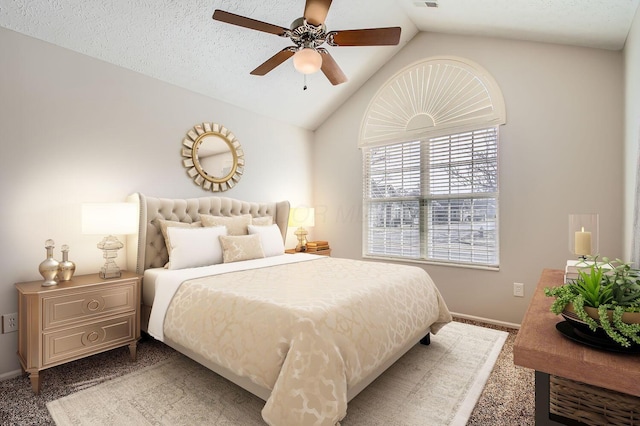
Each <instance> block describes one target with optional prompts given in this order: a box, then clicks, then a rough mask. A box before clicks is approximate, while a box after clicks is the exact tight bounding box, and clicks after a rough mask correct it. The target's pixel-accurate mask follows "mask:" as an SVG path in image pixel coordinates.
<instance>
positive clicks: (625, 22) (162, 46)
mask: <svg viewBox="0 0 640 426" xmlns="http://www.w3.org/2000/svg"><path fill="white" fill-rule="evenodd" d="M427 3H430V4H433V3H435V4H437V7H428V6H427ZM639 3H640V0H606V1H603V0H434V1H414V0H334V1H333V3H332V5H331V8H330V10H329V13H328V15H327V18H326V21H325V23H326V26H327V29H328V30H329V31H331V30H346V29H359V28H373V27H388V26H400V27H402V36H401V39H400V44H399V45H398V46H378V47H332V46H328V47H327V50H329V51H330V53H331V55H332V56H333V57H334V59H335V60H336V62H337V63H338V64H339V65H340V67H341V68H342V70H343V71H344V73H345V74H346V76H347V78H348V81H347V82H346V83H344V84H341V85H338V86H332V85H331V84H330V83H329V82H328V81H327V79H326V78H325V76H324V75H323V74H322V73H321V72H318V73H315V74H311V75H309V76H308V77H307V80H306V84H307V87H308V89H307V90H303V86H304V78H303V76H302V75H301V74H299V73H298V72H296V71H295V70H294V69H293V66H292V64H291V61H290V60H289V61H287V62H285V63H283V64H282V65H280V66H278V67H277V68H275V69H274V70H273V71H271V72H270V73H268V74H267V75H265V76H261V77H260V76H253V75H250V74H249V72H250V71H251V70H253V69H254V68H256V67H257V66H258V65H260V64H261V63H263V62H264V61H265V60H267V59H268V58H270V57H271V56H272V55H273V54H275V53H276V52H278V51H279V50H282V49H283V48H285V47H286V46H290V45H291V44H292V43H291V41H290V40H289V39H287V38H282V37H278V36H275V35H272V34H268V33H264V32H259V31H255V30H250V29H246V28H241V27H238V26H234V25H229V24H225V23H222V22H219V21H215V20H213V19H212V15H213V12H214V10H215V9H221V10H224V11H228V12H232V13H234V14H238V15H243V16H247V17H250V18H252V19H256V20H259V21H263V22H268V23H271V24H274V25H278V26H281V27H286V28H288V27H289V26H290V24H291V23H292V21H294V20H295V19H297V18H299V17H301V16H302V14H303V11H304V7H305V0H243V1H233V0H136V1H130V0H0V26H2V27H4V28H7V29H10V30H13V31H17V32H19V33H23V34H26V35H28V36H31V37H35V38H38V39H41V40H44V41H47V42H50V43H53V44H55V45H59V46H62V47H65V48H67V49H71V50H74V51H77V52H80V53H83V54H85V55H88V56H91V57H94V58H98V59H101V60H103V61H106V62H109V63H112V64H115V65H119V66H122V67H124V68H128V69H131V70H134V71H137V72H140V73H142V74H145V75H148V76H150V77H154V78H157V79H159V80H162V81H165V82H168V83H171V84H174V85H177V86H180V87H183V88H186V89H189V90H192V91H194V92H198V93H201V94H203V95H206V96H210V97H212V98H216V99H219V100H222V101H225V102H228V103H230V104H233V105H236V106H239V107H242V108H244V109H247V110H250V111H253V112H255V113H258V114H261V115H264V116H267V117H271V118H274V119H276V120H280V121H284V122H287V123H290V124H293V125H296V126H300V127H303V128H307V129H312V130H313V129H315V128H317V127H318V126H319V125H320V124H321V123H322V122H323V121H324V120H325V119H326V118H327V117H328V116H329V115H330V114H331V112H332V111H333V110H334V109H335V108H336V107H337V106H338V105H340V104H341V103H342V102H344V101H345V100H346V99H347V98H348V97H349V96H350V95H352V94H353V93H354V92H355V91H356V90H357V89H358V88H359V87H360V86H361V85H362V84H363V83H364V82H365V81H366V80H367V79H368V78H369V77H370V76H371V75H373V74H374V73H375V72H376V71H377V70H378V68H380V66H382V65H383V64H384V63H385V62H386V61H387V60H389V58H391V57H392V56H393V55H394V54H395V53H397V52H398V51H399V50H400V49H402V47H403V45H405V44H406V43H407V42H408V41H409V40H411V38H412V37H413V36H414V35H415V34H416V33H417V32H418V31H433V32H445V33H454V34H468V35H483V36H493V37H505V38H512V39H522V40H532V41H541V42H550V43H562V44H570V45H578V46H587V47H595V48H603V49H613V50H619V49H622V48H623V46H624V43H625V40H626V37H627V33H628V32H629V28H630V26H631V23H632V21H633V18H634V15H635V13H636V10H637V9H638V4H639Z"/></svg>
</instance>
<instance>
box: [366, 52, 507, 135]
mask: <svg viewBox="0 0 640 426" xmlns="http://www.w3.org/2000/svg"><path fill="white" fill-rule="evenodd" d="M504 123H505V109H504V102H503V99H502V93H501V92H500V88H499V87H498V85H497V84H496V83H495V80H494V79H493V77H491V75H490V74H489V73H488V72H486V71H485V70H484V69H483V68H482V67H481V66H479V65H478V64H475V63H473V62H472V61H469V60H467V59H462V58H454V57H435V58H429V59H426V60H423V61H421V62H418V63H415V64H412V65H410V66H408V67H406V68H404V69H402V70H401V71H399V72H398V73H397V74H396V75H394V76H393V77H392V78H390V79H389V80H388V81H387V83H386V84H385V85H384V86H383V87H381V88H380V90H378V92H377V93H376V95H375V96H374V98H373V99H372V100H371V102H370V103H369V107H368V108H367V111H366V113H365V115H364V119H363V121H362V126H361V129H360V139H359V146H361V147H363V146H367V145H376V144H379V143H380V142H382V143H386V142H390V141H393V140H407V139H408V138H409V137H420V136H424V135H435V134H438V133H442V132H446V130H447V129H449V128H454V127H455V128H463V127H475V126H477V125H487V126H489V125H499V124H504Z"/></svg>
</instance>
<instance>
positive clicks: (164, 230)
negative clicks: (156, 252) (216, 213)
mask: <svg viewBox="0 0 640 426" xmlns="http://www.w3.org/2000/svg"><path fill="white" fill-rule="evenodd" d="M158 223H159V224H160V231H161V232H162V236H163V237H164V244H165V245H166V246H167V253H169V254H171V241H169V234H168V233H167V228H169V227H172V226H173V227H176V228H200V227H202V222H193V223H187V222H178V221H175V220H164V219H158ZM168 265H169V264H168V263H167V264H166V265H164V267H165V268H167V267H168Z"/></svg>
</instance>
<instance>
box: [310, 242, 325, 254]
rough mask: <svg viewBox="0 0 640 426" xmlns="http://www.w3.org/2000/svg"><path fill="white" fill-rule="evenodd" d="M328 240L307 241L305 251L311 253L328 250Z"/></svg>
mask: <svg viewBox="0 0 640 426" xmlns="http://www.w3.org/2000/svg"><path fill="white" fill-rule="evenodd" d="M329 249H330V247H329V241H309V242H308V243H307V252H309V253H313V252H316V251H323V250H329Z"/></svg>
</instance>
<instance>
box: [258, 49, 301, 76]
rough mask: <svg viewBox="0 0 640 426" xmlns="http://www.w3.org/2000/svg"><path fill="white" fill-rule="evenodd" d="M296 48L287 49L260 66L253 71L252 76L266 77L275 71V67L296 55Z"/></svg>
mask: <svg viewBox="0 0 640 426" xmlns="http://www.w3.org/2000/svg"><path fill="white" fill-rule="evenodd" d="M295 49H296V48H295V47H293V46H291V47H285V48H284V49H282V50H281V51H279V52H278V53H276V54H275V55H273V56H272V57H270V58H269V59H267V60H266V61H265V62H263V63H262V65H260V66H258V68H256V69H255V70H253V71H251V75H265V74H266V73H268V72H269V71H271V70H273V69H274V68H275V67H277V66H278V65H280V64H281V63H283V62H284V61H286V60H287V59H289V58H290V57H292V56H293V54H294V53H295Z"/></svg>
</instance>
